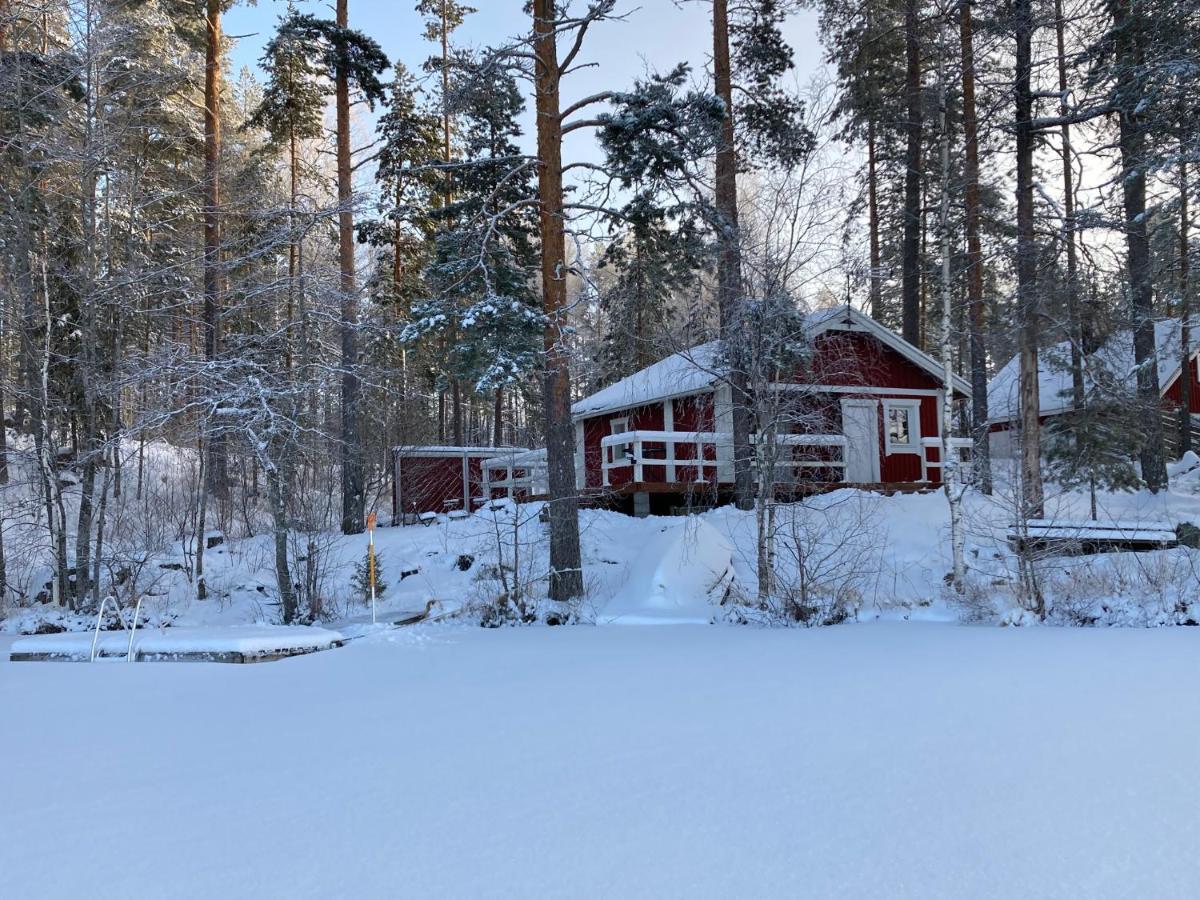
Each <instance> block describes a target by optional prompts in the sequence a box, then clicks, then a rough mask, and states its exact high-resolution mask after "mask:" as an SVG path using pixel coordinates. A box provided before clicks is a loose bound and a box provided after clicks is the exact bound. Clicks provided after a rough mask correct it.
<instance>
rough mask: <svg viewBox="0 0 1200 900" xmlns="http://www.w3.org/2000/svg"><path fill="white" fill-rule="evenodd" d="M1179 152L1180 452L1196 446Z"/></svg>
mask: <svg viewBox="0 0 1200 900" xmlns="http://www.w3.org/2000/svg"><path fill="white" fill-rule="evenodd" d="M1180 149H1181V152H1180V154H1179V343H1180V356H1179V365H1180V370H1179V453H1180V455H1181V456H1182V455H1183V454H1184V453H1187V452H1188V451H1189V450H1191V449H1192V352H1191V350H1192V323H1191V317H1192V261H1191V258H1190V257H1191V253H1192V250H1191V222H1190V221H1189V219H1188V215H1189V213H1188V208H1189V203H1188V172H1187V158H1186V157H1185V156H1184V154H1183V152H1182V148H1180Z"/></svg>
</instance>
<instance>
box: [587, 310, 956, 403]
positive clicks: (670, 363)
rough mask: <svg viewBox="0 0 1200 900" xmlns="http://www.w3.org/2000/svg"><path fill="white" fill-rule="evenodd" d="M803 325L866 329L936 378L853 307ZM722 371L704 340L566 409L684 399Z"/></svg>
mask: <svg viewBox="0 0 1200 900" xmlns="http://www.w3.org/2000/svg"><path fill="white" fill-rule="evenodd" d="M804 321H805V325H804V328H805V331H806V332H807V333H808V334H809V336H810V337H815V336H816V335H818V334H820V333H821V332H822V331H826V330H829V329H833V328H836V327H839V326H840V327H844V328H846V329H847V330H856V331H866V332H867V333H869V334H873V335H874V336H875V337H877V338H879V339H880V340H881V341H882V342H883V343H885V344H887V345H889V346H891V347H892V348H893V349H896V350H898V351H899V352H901V353H903V354H904V355H905V356H907V357H908V358H909V359H911V360H912V361H913V362H914V363H915V364H917V365H918V366H920V367H922V368H924V369H925V370H926V371H928V372H930V373H931V374H932V375H934V377H937V378H940V377H941V367H940V366H939V364H938V363H937V362H936V361H935V360H934V359H933V358H932V357H930V356H928V355H927V354H925V353H923V352H922V351H920V350H918V349H917V348H916V347H914V346H912V345H911V344H909V343H907V342H905V341H904V340H903V339H902V338H900V337H899V336H898V335H896V334H894V333H893V332H891V331H889V330H888V329H887V328H885V327H883V326H882V325H880V324H879V323H878V322H876V321H875V320H874V319H871V318H870V317H869V316H866V315H864V314H863V313H861V312H859V311H858V310H856V309H853V308H851V307H847V306H832V307H828V308H825V309H819V310H816V311H814V312H811V313H808V314H807V315H806V316H805V317H804ZM725 373H726V368H725V366H724V363H723V362H722V361H721V342H720V341H710V342H709V343H707V344H699V345H698V346H695V347H692V348H691V349H690V350H682V351H680V352H678V353H672V354H671V355H670V356H668V357H667V358H666V359H661V360H659V361H658V362H656V363H654V364H652V365H649V366H647V367H646V368H644V369H641V370H640V371H637V372H634V373H633V374H632V375H627V376H625V377H624V378H622V379H621V380H620V381H618V382H616V383H615V384H610V385H609V386H608V387H606V388H604V389H602V390H599V391H597V392H596V393H594V394H592V395H591V396H589V397H585V398H584V399H582V400H580V401H578V402H577V403H575V404H574V405H573V406H572V407H571V414H572V415H573V416H575V417H576V418H579V417H583V416H595V415H600V414H601V413H606V412H613V411H615V410H620V409H630V408H632V407H635V406H641V405H643V404H646V403H654V402H657V401H662V400H667V399H669V398H672V397H685V396H687V395H689V394H696V393H700V392H701V391H705V390H708V389H709V388H711V387H712V386H713V384H714V383H716V382H717V381H719V380H720V379H721V378H722V377H724V375H725ZM954 385H955V389H956V390H957V391H959V392H961V393H962V394H964V395H966V396H970V393H971V388H970V386H969V385H968V384H967V383H966V382H965V381H963V380H962V379H961V378H957V377H955V379H954Z"/></svg>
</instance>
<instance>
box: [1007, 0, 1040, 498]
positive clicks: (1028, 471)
mask: <svg viewBox="0 0 1200 900" xmlns="http://www.w3.org/2000/svg"><path fill="white" fill-rule="evenodd" d="M1033 28H1034V21H1033V8H1032V0H1015V3H1014V4H1013V33H1014V35H1015V37H1016V43H1017V48H1016V90H1015V95H1016V137H1017V320H1018V329H1019V333H1018V355H1019V357H1020V360H1019V363H1018V366H1019V376H1018V381H1019V388H1018V392H1019V404H1020V410H1021V431H1020V434H1021V506H1022V509H1021V512H1022V517H1023V518H1026V519H1028V518H1041V516H1042V513H1043V489H1042V452H1041V425H1040V423H1039V413H1040V411H1041V398H1040V396H1039V392H1038V324H1039V312H1040V310H1039V306H1040V304H1039V303H1038V296H1037V293H1038V285H1037V262H1038V261H1037V255H1038V254H1037V243H1036V240H1037V239H1036V235H1035V234H1034V221H1033V122H1032V118H1033V90H1032V85H1031V78H1032V70H1033V64H1032V58H1033Z"/></svg>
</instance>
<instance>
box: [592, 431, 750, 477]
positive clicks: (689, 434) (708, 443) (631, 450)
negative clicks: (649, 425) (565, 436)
mask: <svg viewBox="0 0 1200 900" xmlns="http://www.w3.org/2000/svg"><path fill="white" fill-rule="evenodd" d="M732 442H733V435H731V434H723V433H721V432H716V431H644V430H638V431H621V432H618V433H617V434H610V435H608V436H606V437H602V438H601V439H600V471H601V474H602V476H603V477H602V480H603V483H604V484H605V486H607V485H610V484H612V481H611V480H610V479H611V475H610V473H611V472H612V470H613V469H623V468H625V467H627V466H631V467H632V468H633V478H632V480H633V481H635V482H638V481H645V480H646V479H645V467H646V466H664V467H665V468H666V470H667V477H666V480H667V481H668V482H672V483H673V482H676V481H678V480H679V479H678V472H679V469H681V468H684V469H689V468H690V469H695V470H696V478H695V480H696V481H697V482H702V481H704V480H705V479H704V470H705V469H716V468H717V466H718V461H717V459H716V458H715V457H717V456H719V455H720V453H719V452H717V448H718V446H720V445H731V444H732ZM646 444H663V445H665V453H664V454H663V458H662V459H656V458H647V457H646V455H645V445H646ZM683 445H687V446H689V447H694V448H695V454H696V455H695V456H693V457H683V458H680V457H679V454H678V453H677V452H676V450H677V448H679V447H680V446H683ZM705 447H712V448H713V457H714V458H713V459H705V458H704V448H705Z"/></svg>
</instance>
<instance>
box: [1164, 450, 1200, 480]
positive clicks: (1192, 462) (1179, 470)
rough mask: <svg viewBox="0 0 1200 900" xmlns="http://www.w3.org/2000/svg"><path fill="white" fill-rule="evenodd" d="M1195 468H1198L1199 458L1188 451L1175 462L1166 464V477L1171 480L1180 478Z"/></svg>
mask: <svg viewBox="0 0 1200 900" xmlns="http://www.w3.org/2000/svg"><path fill="white" fill-rule="evenodd" d="M1197 468H1200V456H1197V455H1196V454H1195V453H1194V452H1192V451H1191V450H1189V451H1188V452H1187V453H1185V454H1183V456H1181V457H1179V459H1177V460H1175V462H1172V463H1167V475H1169V476H1170V477H1171V478H1180V477H1182V476H1184V475H1187V474H1188V473H1190V472H1192V471H1194V470H1195V469H1197Z"/></svg>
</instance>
